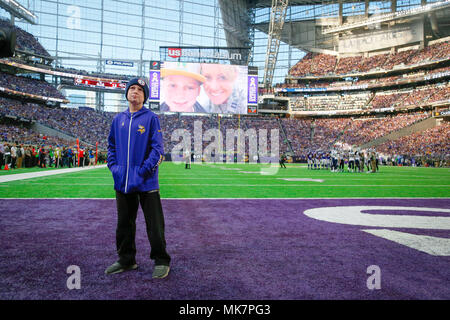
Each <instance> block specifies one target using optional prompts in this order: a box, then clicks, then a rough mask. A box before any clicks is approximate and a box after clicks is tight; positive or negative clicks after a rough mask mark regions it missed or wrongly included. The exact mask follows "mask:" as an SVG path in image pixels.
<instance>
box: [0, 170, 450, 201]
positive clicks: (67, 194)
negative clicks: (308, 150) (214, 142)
mask: <svg viewBox="0 0 450 320" xmlns="http://www.w3.org/2000/svg"><path fill="white" fill-rule="evenodd" d="M41 170H42V171H52V170H55V169H51V168H50V169H41ZM36 171H39V169H37V168H33V169H17V170H10V171H5V170H2V171H0V179H1V178H3V177H5V176H8V175H12V174H20V173H29V172H36ZM159 177H160V192H161V197H162V198H402V197H411V198H413V197H420V198H448V197H450V169H448V168H416V167H391V166H380V171H379V172H377V173H366V172H364V173H348V172H344V173H334V172H330V171H329V170H308V169H307V167H306V165H299V164H287V169H281V168H279V166H273V167H270V166H269V165H258V164H195V163H193V164H192V168H191V169H190V170H187V169H185V167H184V164H183V163H181V164H175V163H172V162H163V163H162V165H161V168H160V171H159ZM114 197H115V195H114V190H113V180H112V176H111V173H110V172H109V170H108V169H107V168H106V167H101V168H96V169H92V170H83V171H78V172H67V173H62V174H56V175H50V176H43V177H35V178H30V179H24V180H16V181H9V182H1V183H0V198H114Z"/></svg>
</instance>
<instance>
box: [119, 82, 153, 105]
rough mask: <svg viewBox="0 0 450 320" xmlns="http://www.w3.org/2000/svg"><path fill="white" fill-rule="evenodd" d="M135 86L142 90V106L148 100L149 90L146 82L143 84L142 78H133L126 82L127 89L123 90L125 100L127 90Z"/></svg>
mask: <svg viewBox="0 0 450 320" xmlns="http://www.w3.org/2000/svg"><path fill="white" fill-rule="evenodd" d="M135 84H137V85H138V86H140V87H141V88H142V89H144V104H145V102H146V101H147V99H148V95H149V89H148V85H147V82H145V80H144V79H142V78H134V79H131V80H130V81H128V83H127V87H126V89H125V99H127V100H128V89H130V87H131V86H132V85H135Z"/></svg>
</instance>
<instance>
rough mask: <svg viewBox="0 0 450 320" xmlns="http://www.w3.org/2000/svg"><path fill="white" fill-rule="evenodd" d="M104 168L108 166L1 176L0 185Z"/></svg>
mask: <svg viewBox="0 0 450 320" xmlns="http://www.w3.org/2000/svg"><path fill="white" fill-rule="evenodd" d="M104 167H106V164H101V165H98V166H87V167H81V168H79V167H76V168H66V169H57V170H46V171H36V172H29V173H17V174H9V175H6V176H1V177H0V183H3V182H9V181H16V180H25V179H32V178H40V177H45V176H52V175H55V174H64V173H72V172H77V171H83V170H91V169H99V168H104Z"/></svg>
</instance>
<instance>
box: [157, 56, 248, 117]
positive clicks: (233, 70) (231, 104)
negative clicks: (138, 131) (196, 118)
mask: <svg viewBox="0 0 450 320" xmlns="http://www.w3.org/2000/svg"><path fill="white" fill-rule="evenodd" d="M155 74H156V73H155ZM157 77H158V76H156V77H155V79H156V80H155V81H158V83H156V86H155V88H156V89H158V88H159V79H157ZM160 79H161V82H160V84H161V97H158V98H159V99H158V100H159V101H160V111H162V112H195V113H220V114H226V113H239V114H246V113H247V93H248V70H247V66H237V65H224V64H211V63H184V62H173V61H166V62H163V63H162V64H161V69H160ZM151 85H152V83H151ZM158 90H159V89H158Z"/></svg>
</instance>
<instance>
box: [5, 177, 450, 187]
mask: <svg viewBox="0 0 450 320" xmlns="http://www.w3.org/2000/svg"><path fill="white" fill-rule="evenodd" d="M29 178H35V177H28V178H23V179H29ZM15 180H22V179H15ZM0 182H2V181H0ZM27 183H29V184H44V185H48V186H65V185H68V183H67V182H62V183H54V182H34V181H31V182H27ZM70 185H71V186H111V185H112V183H70ZM159 185H160V186H194V187H198V186H200V187H201V186H205V187H208V186H209V187H280V186H281V187H283V188H285V187H304V188H310V187H347V188H359V187H383V188H384V187H393V188H394V187H395V188H399V187H416V188H417V187H434V188H442V187H450V184H420V185H410V184H398V185H391V184H378V185H376V184H360V185H347V184H325V185H316V184H286V185H285V184H220V183H216V184H207V183H160V184H159Z"/></svg>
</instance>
